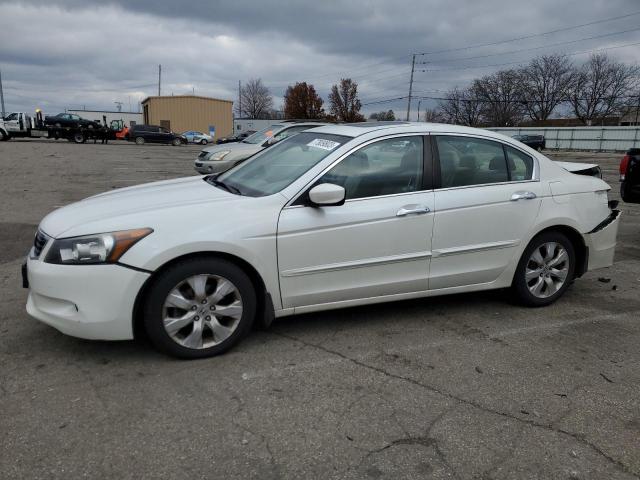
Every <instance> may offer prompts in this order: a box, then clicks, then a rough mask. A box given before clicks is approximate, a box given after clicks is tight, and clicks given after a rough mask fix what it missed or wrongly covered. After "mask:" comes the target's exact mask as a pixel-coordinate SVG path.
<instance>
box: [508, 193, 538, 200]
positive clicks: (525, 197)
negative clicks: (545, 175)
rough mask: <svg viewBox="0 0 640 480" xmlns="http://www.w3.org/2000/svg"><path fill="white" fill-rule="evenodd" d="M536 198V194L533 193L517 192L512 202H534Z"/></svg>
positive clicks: (512, 196) (512, 197)
mask: <svg viewBox="0 0 640 480" xmlns="http://www.w3.org/2000/svg"><path fill="white" fill-rule="evenodd" d="M534 198H536V194H535V193H533V192H515V193H514V194H513V195H511V201H512V202H517V201H518V200H533V199H534Z"/></svg>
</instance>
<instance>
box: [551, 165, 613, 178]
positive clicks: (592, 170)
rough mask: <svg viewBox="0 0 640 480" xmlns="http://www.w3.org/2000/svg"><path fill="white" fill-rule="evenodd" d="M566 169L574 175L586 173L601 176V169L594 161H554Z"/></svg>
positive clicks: (591, 175)
mask: <svg viewBox="0 0 640 480" xmlns="http://www.w3.org/2000/svg"><path fill="white" fill-rule="evenodd" d="M555 163H556V164H557V165H559V166H561V167H562V168H564V169H565V170H566V171H568V172H571V173H575V174H576V175H587V176H590V177H598V178H602V170H601V169H600V167H599V166H598V165H596V164H594V163H576V162H555Z"/></svg>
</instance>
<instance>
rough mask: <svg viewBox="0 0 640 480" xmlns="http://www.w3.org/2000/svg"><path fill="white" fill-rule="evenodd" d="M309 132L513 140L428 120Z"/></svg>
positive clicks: (338, 126) (331, 126)
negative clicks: (458, 135) (460, 135)
mask: <svg viewBox="0 0 640 480" xmlns="http://www.w3.org/2000/svg"><path fill="white" fill-rule="evenodd" d="M308 131H309V132H317V133H327V134H330V135H344V136H348V137H359V136H361V135H366V134H369V133H372V132H379V134H380V136H382V135H387V134H389V135H392V134H402V133H424V134H427V133H435V134H437V133H458V134H466V135H476V136H482V137H489V138H495V139H496V140H500V141H510V142H513V140H514V139H513V138H511V137H508V136H506V135H503V134H501V133H498V132H492V131H491V130H485V129H482V128H473V127H465V126H462V125H451V124H448V123H429V122H360V123H341V124H329V125H323V126H321V127H317V128H312V129H310V130H308Z"/></svg>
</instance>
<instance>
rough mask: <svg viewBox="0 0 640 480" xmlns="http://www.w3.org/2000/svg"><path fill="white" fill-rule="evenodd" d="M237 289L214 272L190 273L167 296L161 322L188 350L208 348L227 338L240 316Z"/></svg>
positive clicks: (239, 299)
mask: <svg viewBox="0 0 640 480" xmlns="http://www.w3.org/2000/svg"><path fill="white" fill-rule="evenodd" d="M242 312H243V307H242V297H241V296H240V292H239V290H238V288H237V287H236V286H235V285H234V284H233V283H232V282H231V281H229V280H228V279H226V278H223V277H220V276H218V275H209V274H201V275H193V276H191V277H188V278H186V279H185V280H183V281H181V282H180V283H178V284H177V285H176V286H175V287H174V288H173V289H171V291H170V292H169V294H168V295H167V298H166V299H165V302H164V306H163V309H162V322H163V325H164V329H165V331H166V333H167V335H169V337H170V338H171V339H172V340H173V341H174V342H176V343H177V344H179V345H182V346H183V347H187V348H192V349H203V348H209V347H211V346H214V345H218V344H220V343H222V342H224V341H225V340H226V339H227V338H229V337H230V336H231V335H232V334H233V332H234V331H235V330H236V328H237V327H238V325H239V323H240V320H241V319H242Z"/></svg>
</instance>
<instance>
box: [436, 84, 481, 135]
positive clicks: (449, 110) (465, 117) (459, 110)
mask: <svg viewBox="0 0 640 480" xmlns="http://www.w3.org/2000/svg"><path fill="white" fill-rule="evenodd" d="M438 109H439V110H440V112H441V113H442V115H443V117H444V118H443V119H444V121H445V123H455V124H456V125H466V126H469V127H477V126H478V125H480V120H481V117H482V104H481V103H480V102H479V101H478V99H477V98H476V95H475V91H473V90H472V89H469V88H467V89H464V90H461V89H459V88H458V87H454V88H453V89H451V90H449V91H448V92H447V94H446V98H445V99H444V100H442V101H441V102H440V104H439V105H438Z"/></svg>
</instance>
